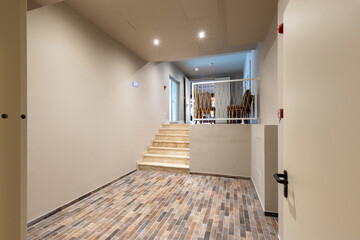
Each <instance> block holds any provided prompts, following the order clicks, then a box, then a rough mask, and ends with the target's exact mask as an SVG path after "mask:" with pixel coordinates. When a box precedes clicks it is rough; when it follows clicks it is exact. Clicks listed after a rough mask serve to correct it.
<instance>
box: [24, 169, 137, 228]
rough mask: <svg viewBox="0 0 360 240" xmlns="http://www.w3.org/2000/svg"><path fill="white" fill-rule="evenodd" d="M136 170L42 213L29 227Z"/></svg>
mask: <svg viewBox="0 0 360 240" xmlns="http://www.w3.org/2000/svg"><path fill="white" fill-rule="evenodd" d="M136 171H137V170H136V169H135V170H133V171H131V172H129V173H126V174H124V175H122V176H120V177H118V178H116V179H115V180H112V181H111V182H108V183H106V184H105V185H103V186H101V187H98V188H96V189H95V190H92V191H91V192H88V193H86V194H84V195H82V196H81V197H78V198H76V199H75V200H72V201H71V202H69V203H66V204H65V205H63V206H60V207H58V208H56V209H54V210H52V211H50V212H48V213H45V214H44V215H42V216H40V217H38V218H36V219H34V220H32V221H30V222H28V223H27V227H28V228H29V227H31V226H33V225H35V224H37V223H39V222H41V221H42V220H44V219H46V218H48V217H50V216H52V215H54V214H55V213H58V212H60V211H62V210H64V209H65V208H68V207H70V206H71V205H74V204H75V203H77V202H79V201H81V200H83V199H85V198H87V197H90V196H91V195H93V194H94V193H96V192H98V191H100V190H102V189H104V188H106V187H108V186H110V185H111V184H113V183H115V182H117V181H119V180H120V179H122V178H124V177H127V176H129V175H130V174H132V173H134V172H136Z"/></svg>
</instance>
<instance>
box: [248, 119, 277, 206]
mask: <svg viewBox="0 0 360 240" xmlns="http://www.w3.org/2000/svg"><path fill="white" fill-rule="evenodd" d="M277 131H278V128H277V125H262V124H254V125H251V179H252V180H253V183H254V186H255V188H256V191H257V193H258V195H259V199H260V202H261V205H262V206H263V209H264V210H265V211H267V212H274V213H277V212H278V196H277V191H278V186H277V183H276V181H275V179H274V178H273V174H274V173H276V172H277V166H278V149H277V148H278V145H277V143H278V138H277V135H278V133H277Z"/></svg>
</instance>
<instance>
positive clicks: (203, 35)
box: [199, 31, 205, 39]
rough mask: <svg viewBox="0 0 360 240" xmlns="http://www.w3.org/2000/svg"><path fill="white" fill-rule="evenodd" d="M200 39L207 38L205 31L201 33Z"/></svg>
mask: <svg viewBox="0 0 360 240" xmlns="http://www.w3.org/2000/svg"><path fill="white" fill-rule="evenodd" d="M199 38H200V39H203V38H205V32H204V31H201V32H199Z"/></svg>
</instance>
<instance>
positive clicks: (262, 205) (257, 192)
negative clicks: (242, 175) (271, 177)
mask: <svg viewBox="0 0 360 240" xmlns="http://www.w3.org/2000/svg"><path fill="white" fill-rule="evenodd" d="M251 184H252V185H253V187H254V189H255V192H256V195H257V197H258V199H259V202H260V206H261V208H262V210H263V211H264V212H265V208H264V204H263V202H262V201H261V198H260V195H259V191H258V190H257V188H256V185H255V183H254V181H253V179H252V178H251Z"/></svg>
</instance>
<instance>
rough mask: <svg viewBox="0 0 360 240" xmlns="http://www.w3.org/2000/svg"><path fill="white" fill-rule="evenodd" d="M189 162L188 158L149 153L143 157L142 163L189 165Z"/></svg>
mask: <svg viewBox="0 0 360 240" xmlns="http://www.w3.org/2000/svg"><path fill="white" fill-rule="evenodd" d="M189 160H190V157H189V156H179V155H165V154H151V153H145V154H144V155H143V161H145V162H163V163H180V164H189Z"/></svg>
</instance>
